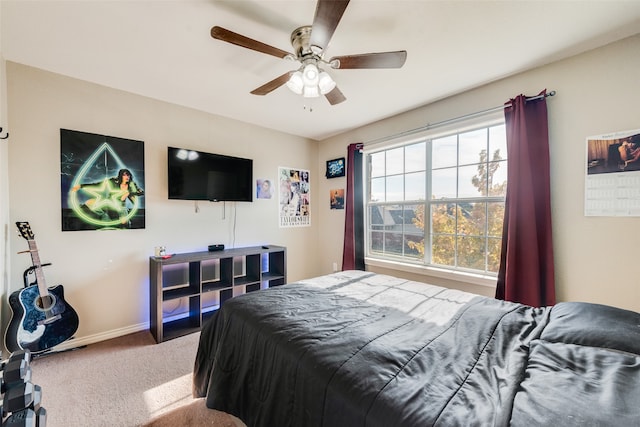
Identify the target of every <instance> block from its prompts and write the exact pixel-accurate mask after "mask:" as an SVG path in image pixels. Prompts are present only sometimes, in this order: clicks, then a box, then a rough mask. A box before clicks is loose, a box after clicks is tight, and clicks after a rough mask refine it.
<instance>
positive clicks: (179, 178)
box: [167, 147, 253, 202]
mask: <svg viewBox="0 0 640 427" xmlns="http://www.w3.org/2000/svg"><path fill="white" fill-rule="evenodd" d="M167 164H168V186H169V199H181V200H211V201H215V202H222V201H230V202H251V201H253V160H252V159H243V158H241V157H231V156H223V155H221V154H213V153H206V152H203V151H196V150H189V149H185V148H175V147H168V152H167Z"/></svg>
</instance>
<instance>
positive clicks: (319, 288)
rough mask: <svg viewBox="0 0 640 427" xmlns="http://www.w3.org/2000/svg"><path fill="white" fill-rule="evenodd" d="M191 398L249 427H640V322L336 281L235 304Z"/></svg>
mask: <svg viewBox="0 0 640 427" xmlns="http://www.w3.org/2000/svg"><path fill="white" fill-rule="evenodd" d="M193 392H194V396H196V397H203V396H206V402H207V406H208V407H210V408H215V409H219V410H222V411H226V412H229V413H231V414H234V415H236V416H238V417H239V418H240V419H242V420H243V421H244V422H245V423H246V424H247V425H248V426H249V427H258V426H270V427H287V426H291V427H314V426H325V427H340V426H345V427H355V426H384V427H389V426H431V425H439V426H506V425H513V426H532V425H558V426H585V425H592V426H609V425H611V426H640V314H638V313H634V312H630V311H625V310H621V309H616V308H612V307H608V306H602V305H595V304H586V303H560V304H557V305H556V306H554V307H550V308H542V309H540V308H532V307H528V306H524V305H520V304H513V303H508V302H502V301H497V300H494V299H490V298H483V297H475V296H473V295H471V294H465V293H463V292H458V291H452V290H447V289H444V288H438V287H435V286H430V285H424V284H418V283H416V282H407V281H404V280H401V279H397V278H392V277H390V276H382V275H375V274H373V273H365V272H344V273H337V274H334V275H329V276H323V277H321V278H317V279H315V280H309V281H301V282H299V283H295V284H290V285H286V286H281V287H278V288H273V289H269V290H265V291H259V292H253V293H250V294H246V295H242V296H240V297H236V298H233V299H231V300H229V301H227V302H226V303H225V304H224V305H223V307H222V309H221V310H219V311H218V312H217V313H216V314H215V315H214V317H213V318H212V319H211V321H209V322H208V323H207V324H205V326H204V327H203V330H202V333H201V337H200V345H199V348H198V352H197V355H196V361H195V369H194V384H193Z"/></svg>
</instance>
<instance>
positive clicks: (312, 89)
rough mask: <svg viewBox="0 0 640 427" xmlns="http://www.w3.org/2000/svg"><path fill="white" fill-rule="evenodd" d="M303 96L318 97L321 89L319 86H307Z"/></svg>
mask: <svg viewBox="0 0 640 427" xmlns="http://www.w3.org/2000/svg"><path fill="white" fill-rule="evenodd" d="M302 96H304V97H305V98H317V97H318V96H320V90H319V89H318V86H305V87H304V90H303V92H302Z"/></svg>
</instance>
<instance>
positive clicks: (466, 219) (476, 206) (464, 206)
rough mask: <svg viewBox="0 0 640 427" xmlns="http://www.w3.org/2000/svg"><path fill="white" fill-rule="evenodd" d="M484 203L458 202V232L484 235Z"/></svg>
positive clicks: (485, 219) (485, 220) (460, 233)
mask: <svg viewBox="0 0 640 427" xmlns="http://www.w3.org/2000/svg"><path fill="white" fill-rule="evenodd" d="M485 209H486V203H484V202H477V203H469V202H460V203H458V234H459V235H468V236H485V235H486V224H487V217H486V211H485Z"/></svg>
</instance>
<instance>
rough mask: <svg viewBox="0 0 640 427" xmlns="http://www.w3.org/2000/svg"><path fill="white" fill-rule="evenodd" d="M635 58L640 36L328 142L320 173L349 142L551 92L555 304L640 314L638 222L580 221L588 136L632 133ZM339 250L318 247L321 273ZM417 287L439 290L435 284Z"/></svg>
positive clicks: (637, 93) (638, 124) (339, 222)
mask: <svg viewBox="0 0 640 427" xmlns="http://www.w3.org/2000/svg"><path fill="white" fill-rule="evenodd" d="M639 52H640V36H634V37H631V38H628V39H625V40H623V41H620V42H617V43H614V44H611V45H609V46H605V47H603V48H600V49H597V50H593V51H590V52H587V53H585V54H581V55H578V56H575V57H573V58H570V59H567V60H564V61H560V62H557V63H554V64H551V65H548V66H545V67H541V68H538V69H535V70H532V71H529V72H526V73H522V74H520V75H517V76H514V77H509V78H506V79H504V80H501V81H499V82H496V83H493V84H489V85H486V86H484V87H481V88H478V89H475V90H471V91H468V92H464V93H462V94H460V95H457V96H453V97H450V98H447V99H445V100H442V101H440V102H436V103H433V104H431V105H428V106H425V107H423V108H418V109H416V110H413V111H410V112H408V113H405V114H401V115H399V116H396V117H393V118H391V119H388V120H384V121H381V122H378V123H375V124H372V125H369V126H365V127H362V128H360V129H357V130H354V131H352V132H348V133H345V134H342V135H339V136H336V137H333V138H331V139H328V140H326V141H323V143H322V144H321V145H320V152H319V158H318V168H320V167H321V165H322V164H323V161H324V160H326V159H329V158H332V157H333V156H335V155H336V153H344V152H345V150H346V146H347V145H348V144H349V143H352V142H362V141H364V142H366V141H371V140H375V139H377V138H381V137H385V136H389V135H392V134H394V133H398V132H402V131H406V130H409V129H415V128H418V127H421V126H424V125H426V124H427V123H435V122H438V121H441V120H446V119H450V118H454V117H459V116H463V115H466V114H470V113H474V112H476V111H481V110H485V109H488V108H492V107H495V106H499V105H502V104H503V103H504V102H505V101H507V100H508V99H509V98H512V97H515V96H517V95H519V94H521V93H524V94H526V95H536V94H538V93H539V92H540V91H541V90H542V89H544V88H547V89H549V90H555V91H557V95H556V96H555V97H553V98H549V99H548V100H547V103H548V111H549V139H550V151H551V186H552V209H553V212H552V216H553V227H554V230H553V238H554V254H555V268H556V289H557V296H558V299H559V300H560V301H588V302H596V303H602V304H609V305H614V306H618V307H622V308H627V309H631V310H635V311H640V276H639V275H638V274H637V273H636V272H635V267H636V266H637V265H638V245H639V242H640V218H638V217H635V218H629V217H627V218H610V217H585V216H584V183H585V163H586V160H585V159H586V155H585V153H586V147H585V139H586V137H588V136H592V135H598V134H603V133H607V132H612V131H619V130H630V129H640V104H639V103H638V99H640V84H639V83H638V70H640V55H638V53H639ZM427 84H428V83H427ZM434 84H436V83H434ZM331 184H333V183H331ZM327 185H328V184H327V183H326V182H322V183H321V186H320V193H321V194H323V193H325V192H326V191H328V188H327ZM320 220H321V222H322V225H323V229H322V231H321V232H322V233H323V234H324V235H328V234H329V230H338V229H341V228H342V227H343V223H344V217H343V213H342V212H339V214H338V212H326V211H324V210H321V211H320ZM341 248H342V239H341V238H340V235H339V233H337V232H336V233H335V237H334V238H330V239H326V240H325V241H324V243H323V244H322V246H321V250H320V251H319V254H320V259H319V262H320V268H321V270H322V272H323V273H324V272H328V271H329V268H328V265H330V264H329V263H330V262H331V260H332V259H333V255H331V254H333V253H336V252H337V251H339V250H341ZM394 273H395V274H400V273H399V272H397V271H394ZM425 280H427V281H431V282H434V283H438V282H439V280H438V279H437V278H430V277H427V278H425ZM460 286H462V285H460ZM462 287H463V288H464V286H462ZM469 290H471V291H477V288H476V289H469ZM480 293H484V292H480Z"/></svg>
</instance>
